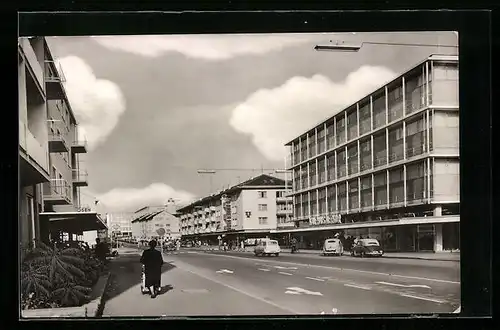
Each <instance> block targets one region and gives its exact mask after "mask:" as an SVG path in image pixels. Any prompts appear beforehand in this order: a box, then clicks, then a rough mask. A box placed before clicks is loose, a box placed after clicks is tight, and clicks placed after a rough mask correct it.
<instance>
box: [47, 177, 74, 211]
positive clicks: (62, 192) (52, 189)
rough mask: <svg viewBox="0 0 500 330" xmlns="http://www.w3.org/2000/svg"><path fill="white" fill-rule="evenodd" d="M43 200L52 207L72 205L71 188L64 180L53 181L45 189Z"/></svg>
mask: <svg viewBox="0 0 500 330" xmlns="http://www.w3.org/2000/svg"><path fill="white" fill-rule="evenodd" d="M43 200H44V202H45V203H47V204H50V205H69V204H71V187H70V185H69V184H67V183H66V182H65V181H64V180H61V179H51V180H50V181H49V182H48V183H46V184H44V187H43Z"/></svg>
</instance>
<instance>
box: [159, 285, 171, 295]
mask: <svg viewBox="0 0 500 330" xmlns="http://www.w3.org/2000/svg"><path fill="white" fill-rule="evenodd" d="M173 289H174V287H173V286H172V285H170V284H167V285H164V286H162V287H161V290H160V292H158V296H161V295H162V294H165V293H167V292H168V291H170V290H173Z"/></svg>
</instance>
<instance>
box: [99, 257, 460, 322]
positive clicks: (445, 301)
mask: <svg viewBox="0 0 500 330" xmlns="http://www.w3.org/2000/svg"><path fill="white" fill-rule="evenodd" d="M139 253H140V252H138V251H133V250H131V251H130V252H129V253H128V254H126V253H122V254H121V255H120V257H119V258H118V259H117V260H115V263H114V264H113V265H112V267H113V269H114V272H115V273H116V274H117V276H116V277H115V279H114V283H113V286H112V288H113V290H112V293H111V294H110V295H109V297H108V299H107V301H106V303H105V308H104V313H103V316H104V317H106V316H162V315H164V316H167V317H169V316H170V317H172V316H214V315H218V316H225V315H293V314H315V315H318V314H401V313H404V314H408V313H409V314H423V313H451V312H453V311H454V310H455V309H456V308H457V307H458V306H459V304H460V284H459V283H458V281H456V280H457V278H458V273H459V269H458V265H457V264H458V263H456V262H455V263H452V262H450V264H449V265H448V264H443V262H438V263H441V266H438V265H437V264H436V265H435V264H433V262H430V261H426V260H398V259H394V260H385V259H384V260H382V259H374V260H370V259H352V258H349V257H340V258H336V257H331V258H329V257H327V258H325V257H317V258H310V257H309V258H308V256H279V257H260V258H257V257H254V256H253V255H248V254H243V253H242V255H241V256H240V255H237V254H234V253H231V254H224V253H205V252H194V251H181V252H180V253H177V254H168V255H165V256H164V260H165V261H166V262H167V264H166V265H165V266H164V273H163V275H162V284H163V285H164V289H165V290H164V291H165V293H164V294H162V295H160V296H158V297H157V298H156V299H151V298H150V297H149V296H147V295H141V293H140V286H139V280H140V265H139V263H138V258H139V255H138V254H139ZM388 270H390V273H388V272H387V271H388ZM455 273H456V274H455ZM431 275H432V277H430V276H431Z"/></svg>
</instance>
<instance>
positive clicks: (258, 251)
mask: <svg viewBox="0 0 500 330" xmlns="http://www.w3.org/2000/svg"><path fill="white" fill-rule="evenodd" d="M280 252H281V249H280V246H279V244H278V241H275V240H272V239H262V240H259V241H258V242H257V245H255V248H254V254H255V255H256V256H270V255H275V256H276V257H277V256H279V255H280Z"/></svg>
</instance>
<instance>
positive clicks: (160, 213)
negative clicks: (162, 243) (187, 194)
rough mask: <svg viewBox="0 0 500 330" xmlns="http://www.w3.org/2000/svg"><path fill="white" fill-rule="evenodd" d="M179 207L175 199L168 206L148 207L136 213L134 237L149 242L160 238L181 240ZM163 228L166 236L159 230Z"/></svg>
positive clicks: (133, 224) (132, 222)
mask: <svg viewBox="0 0 500 330" xmlns="http://www.w3.org/2000/svg"><path fill="white" fill-rule="evenodd" d="M176 209H177V206H176V204H175V202H174V200H173V199H169V200H168V201H167V203H166V205H161V206H146V207H143V208H141V209H139V210H137V211H136V212H134V214H133V216H132V218H133V220H132V221H131V228H132V237H133V238H135V239H136V240H138V241H141V240H144V241H148V240H151V239H158V238H161V237H163V238H180V236H181V233H180V229H179V218H178V217H177V211H176ZM160 228H163V229H164V230H165V232H164V235H163V236H162V235H160V234H159V232H158V230H159V229H160Z"/></svg>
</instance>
